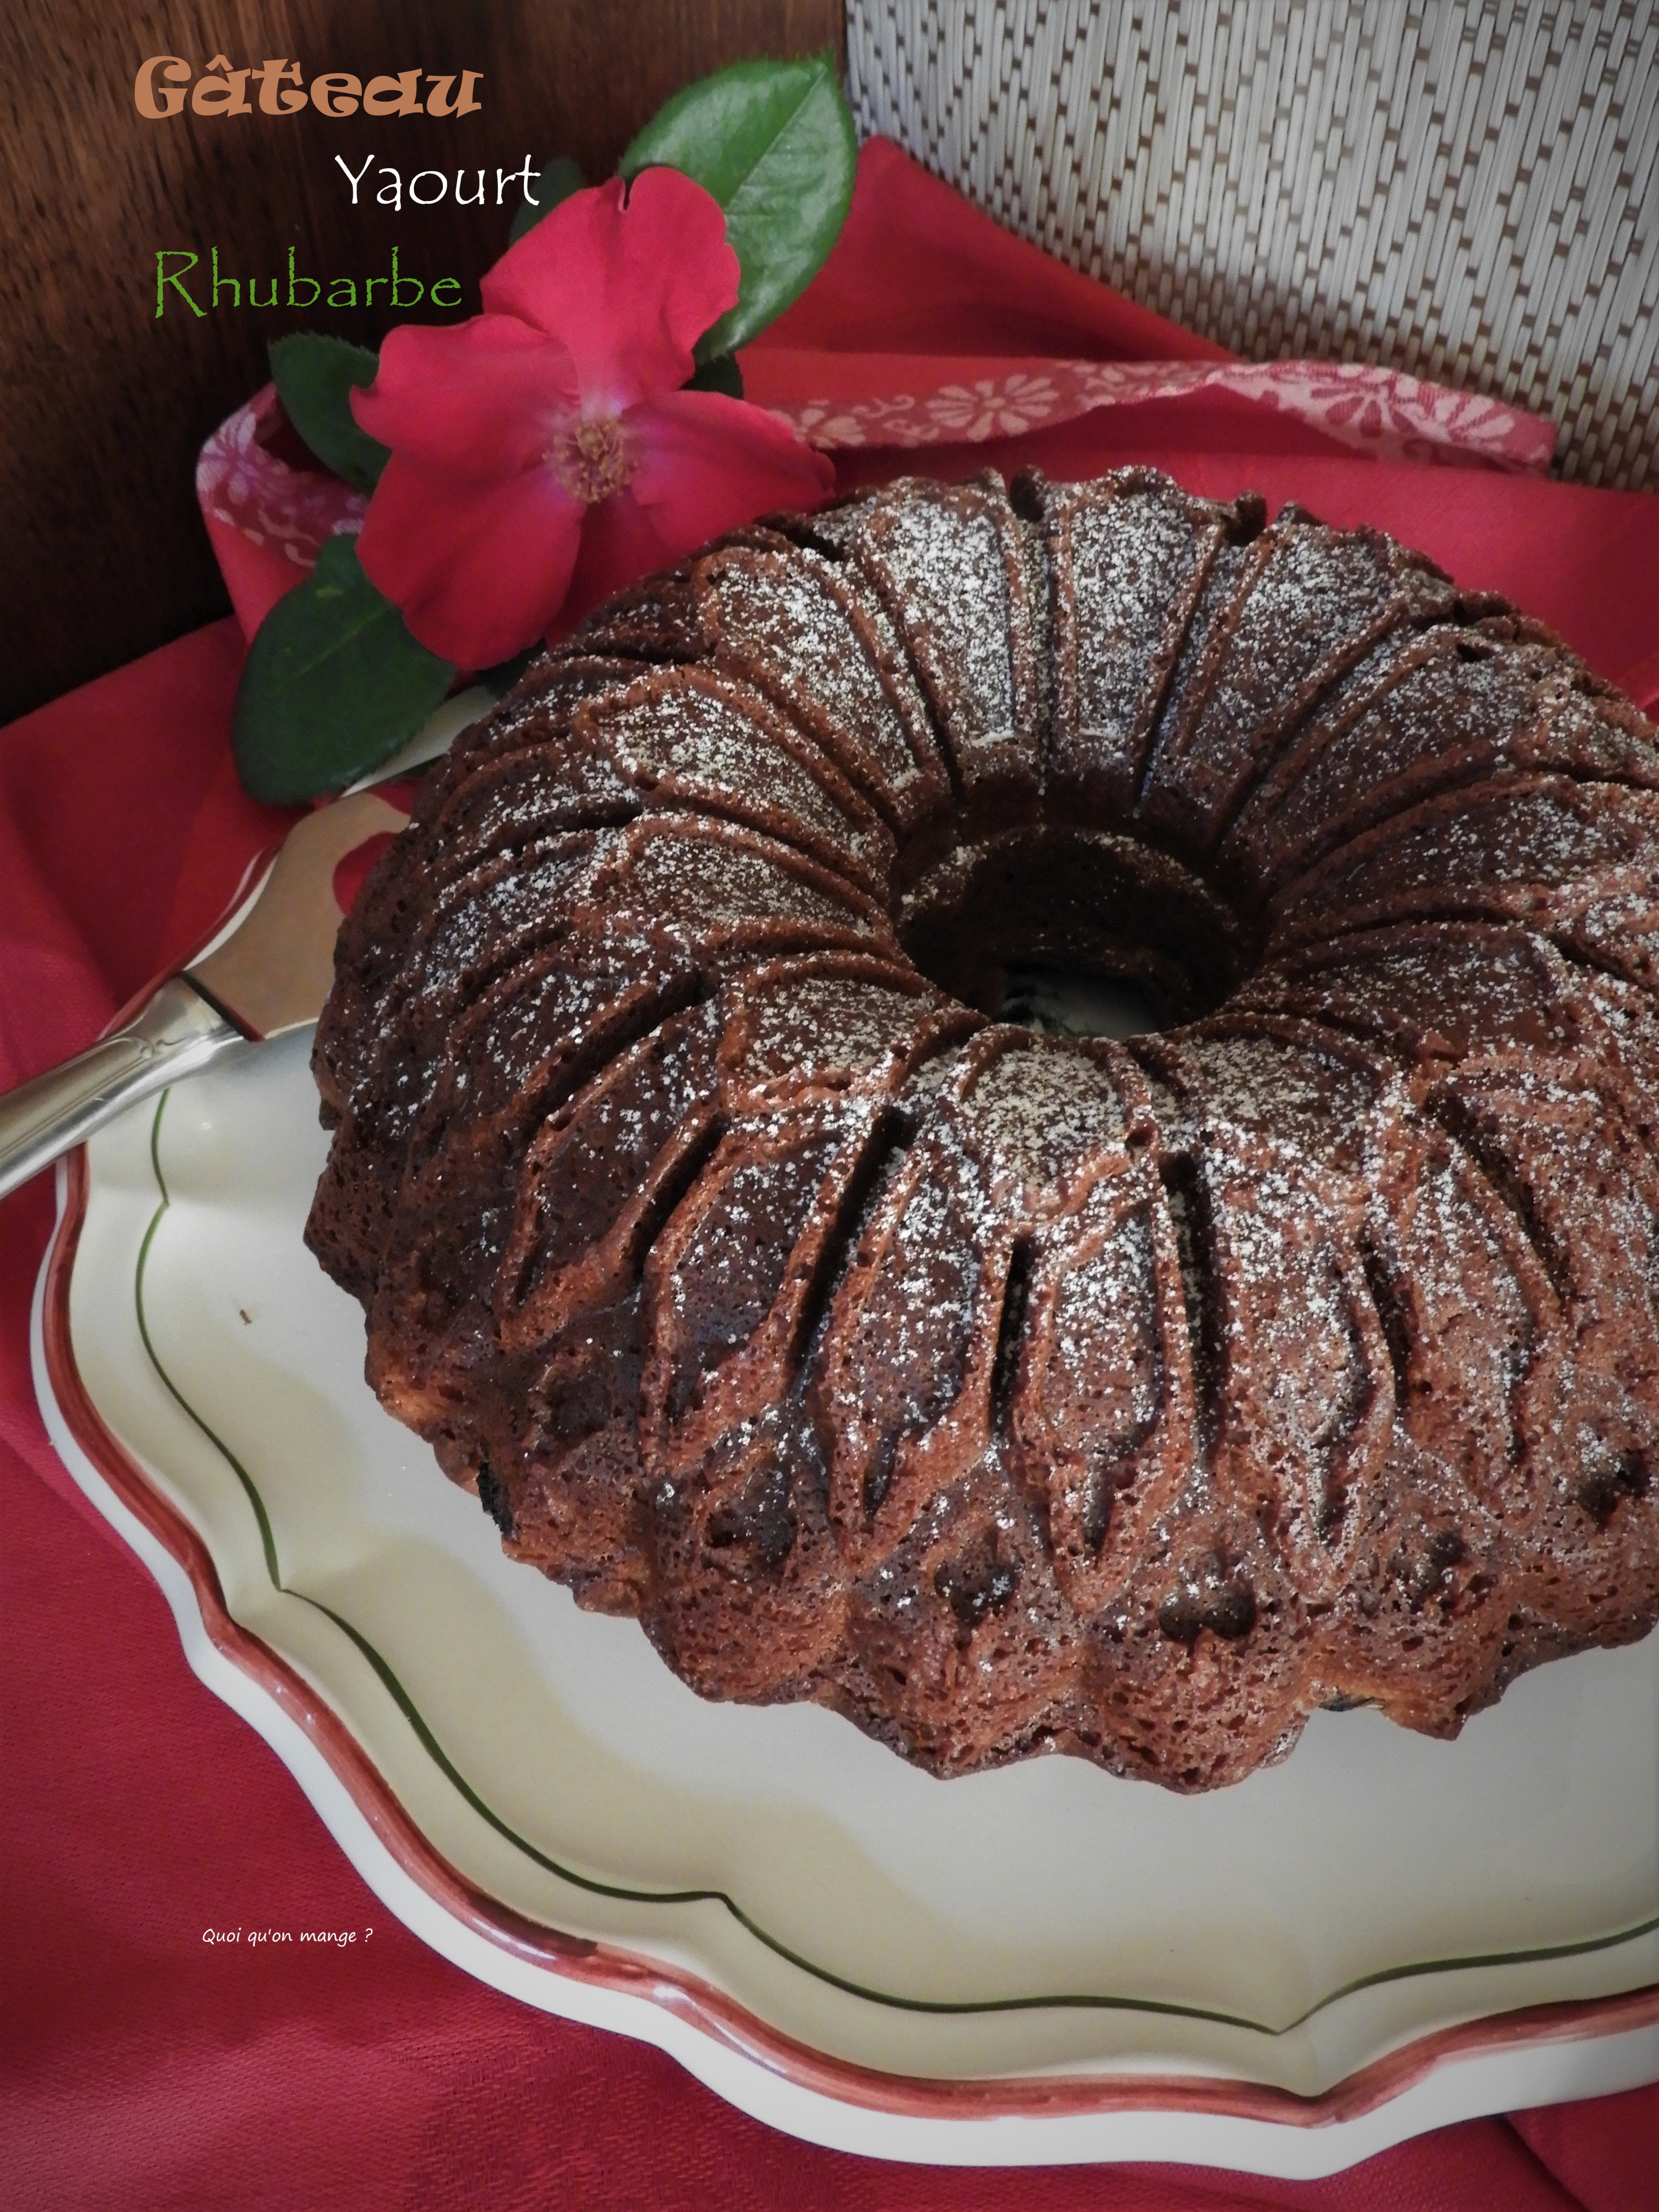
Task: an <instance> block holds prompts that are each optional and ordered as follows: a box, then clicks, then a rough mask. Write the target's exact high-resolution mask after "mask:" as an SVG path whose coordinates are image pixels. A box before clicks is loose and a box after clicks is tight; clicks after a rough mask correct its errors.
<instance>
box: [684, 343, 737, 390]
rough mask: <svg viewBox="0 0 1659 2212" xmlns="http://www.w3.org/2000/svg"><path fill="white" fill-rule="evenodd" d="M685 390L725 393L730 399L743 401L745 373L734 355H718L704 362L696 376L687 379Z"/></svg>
mask: <svg viewBox="0 0 1659 2212" xmlns="http://www.w3.org/2000/svg"><path fill="white" fill-rule="evenodd" d="M685 389H686V390H687V391H688V392H724V393H725V394H726V398H728V399H741V398H742V397H743V371H742V370H741V369H740V368H738V364H737V359H736V356H734V355H732V354H729V353H717V354H715V355H714V357H713V358H712V360H709V361H706V362H703V363H702V366H701V367H700V368H698V369H697V371H696V374H694V375H691V376H688V377H687V378H686V380H685Z"/></svg>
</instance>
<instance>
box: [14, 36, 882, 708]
mask: <svg viewBox="0 0 1659 2212" xmlns="http://www.w3.org/2000/svg"><path fill="white" fill-rule="evenodd" d="M842 41H843V23H842V0H487V4H486V0H461V4H454V0H449V3H448V4H443V0H264V4H252V0H220V4H217V5H216V6H212V7H206V6H203V5H201V4H199V0H180V4H178V5H173V6H168V7H162V6H161V5H157V4H153V0H137V4H131V5H127V6H123V7H119V8H112V7H110V6H109V5H108V4H107V0H103V4H100V0H53V4H52V5H51V7H50V9H49V8H48V6H47V5H46V0H23V4H22V5H14V6H12V7H10V8H8V9H0V240H3V245H4V252H3V256H0V409H3V423H4V435H3V437H0V514H3V518H4V523H3V535H0V607H3V617H4V618H3V623H0V720H9V718H10V717H11V716H13V715H15V714H21V713H22V712H24V711H26V710H27V708H29V707H31V706H33V705H36V704H38V703H39V702H40V701H42V700H45V699H49V698H52V697H53V696H56V695H57V694H58V692H59V691H62V690H66V689H68V688H69V687H70V685H72V684H79V683H82V682H84V681H86V679H87V678H89V677H92V676H94V675H96V674H98V673H100V671H103V670H105V669H107V668H112V667H116V666H118V665H120V664H121V663H122V662H123V661H126V660H130V659H132V658H133V657H134V655H136V654H137V653H143V652H145V651H147V650H148V649H149V648H150V647H153V646H155V645H159V644H161V643H163V642H164V641H166V640H167V639H168V638H170V637H174V636H177V635H179V633H180V632H182V631H184V630H186V629H191V628H192V627H193V626H194V625H195V624H197V623H202V622H206V621H208V620H210V619H211V618H212V617H214V616H215V615H217V614H222V613H223V612H224V611H226V608H227V606H228V601H227V600H226V598H225V595H224V592H223V590H222V586H221V585H220V582H219V578H218V572H217V570H216V568H215V566H214V562H213V558H212V555H211V553H210V550H209V548H208V544H207V539H206V536H205V534H204V531H203V529H202V526H201V522H200V520H199V518H198V515H197V509H196V504H195V498H194V494H193V490H192V477H193V473H194V464H195V458H196V453H197V447H198V446H199V445H200V443H201V441H202V439H203V438H204V436H205V435H206V434H207V432H208V431H209V430H210V429H211V428H212V427H213V426H214V424H215V423H216V422H218V421H220V420H221V419H222V417H223V416H225V415H227V414H228V413H229V411H230V410H231V409H232V408H234V406H235V405H236V404H238V403H239V402H240V400H242V399H244V398H246V397H247V395H248V393H249V392H252V390H254V389H255V388H256V387H257V386H258V385H259V384H261V383H263V382H264V379H265V375H266V367H265V347H266V343H267V342H268V341H269V339H270V338H271V337H275V336H276V335H277V334H278V333H279V332H280V331H283V330H286V329H290V328H296V327H300V328H303V327H313V328H321V329H327V330H331V331H338V332H339V333H340V334H341V335H343V336H345V337H355V338H357V339H359V340H360V341H362V342H363V343H374V341H375V340H376V339H378V337H380V334H381V333H382V331H384V330H385V329H386V327H387V325H389V324H390V323H392V322H394V321H398V320H404V319H408V315H407V313H405V314H403V315H399V314H397V313H393V312H392V310H391V309H390V308H389V307H382V306H381V305H380V302H378V301H377V303H376V307H375V308H374V311H373V312H372V313H368V312H365V311H363V310H362V309H359V310H358V311H357V312H356V313H355V314H353V313H348V312H343V311H330V310H327V309H323V310H313V311H312V312H311V313H309V314H307V313H306V312H304V311H302V310H295V311H292V312H290V311H289V310H287V309H285V308H277V309H274V310H273V309H264V308H260V309H255V310H252V311H250V310H249V309H248V308H247V307H246V304H245V305H244V306H243V307H242V308H241V309H240V311H233V310H231V309H230V308H229V307H228V306H227V307H224V308H222V309H221V310H219V311H218V312H217V313H210V314H209V315H207V316H206V317H205V318H204V319H202V320H201V321H197V319H195V318H194V317H192V316H191V315H190V314H188V313H185V311H184V309H183V307H182V303H180V304H179V312H177V313H173V312H171V311H170V312H168V313H167V314H165V315H164V316H163V317H162V318H161V320H160V321H157V320H156V319H155V253H156V251H157V249H158V248H164V247H174V246H177V247H182V248H186V249H188V250H190V251H192V252H198V253H200V254H201V256H202V264H201V266H202V267H205V266H206V264H207V261H208V250H209V248H210V247H211V246H214V245H216V246H218V248H219V256H220V268H221V270H222V273H226V274H235V275H237V276H240V277H241V278H243V279H244V280H246V278H247V277H248V276H255V277H257V278H258V279H259V281H260V283H261V285H262V288H263V286H264V283H266V282H267V281H268V279H269V278H270V276H272V275H274V274H276V273H278V272H279V271H283V270H285V269H286V265H287V253H288V248H289V246H290V245H291V246H294V247H295V254H296V263H297V266H298V268H299V269H300V270H301V272H302V273H303V272H307V271H308V272H309V273H311V274H312V275H313V276H332V275H342V276H356V278H357V279H358V280H359V282H360V283H361V280H362V278H363V277H364V276H368V275H371V274H374V273H378V272H380V271H382V270H386V269H388V268H389V266H390V260H391V251H392V246H393V244H394V243H395V244H396V246H397V247H398V256H399V261H400V264H401V267H402V268H403V270H404V271H406V272H409V273H412V274H414V275H416V276H421V277H422V279H423V280H424V281H426V282H428V283H431V282H433V281H435V279H437V278H438V277H441V276H457V277H459V279H460V282H461V296H462V301H463V307H462V309H461V310H459V312H460V313H474V312H476V309H477V280H478V278H479V276H480V275H481V274H482V273H483V270H485V269H486V268H488V267H489V264H490V263H491V262H492V261H494V260H495V258H497V256H498V255H499V254H500V252H501V250H502V248H503V246H505V243H506V235H507V223H508V221H509V219H510V218H509V216H508V214H507V210H505V209H503V210H500V211H498V210H496V209H495V207H494V205H493V204H492V205H489V206H486V207H484V208H482V209H477V208H473V209H465V208H462V209H458V208H457V207H456V206H455V205H454V204H453V186H452V197H449V198H447V199H446V201H445V202H444V203H443V204H440V205H438V206H436V207H433V208H430V209H427V210H421V209H412V208H410V207H408V206H407V205H405V207H404V210H403V212H402V213H400V214H394V213H392V211H391V210H387V209H382V208H380V207H378V206H375V205H373V204H369V186H370V185H372V184H373V182H374V171H373V170H372V171H371V172H370V175H369V178H368V179H366V180H365V184H364V186H363V188H362V191H360V195H359V197H360V200H361V201H362V203H363V204H360V205H359V206H358V207H357V208H356V209H355V210H354V209H353V207H352V205H351V194H350V190H349V185H347V182H346V180H345V179H344V177H343V175H342V173H341V172H340V170H339V169H338V168H337V167H336V166H335V162H334V158H333V157H334V155H336V154H339V155H342V156H343V158H344V159H345V160H346V161H348V162H349V163H350V165H351V167H353V168H354V169H356V168H357V167H359V165H360V164H361V163H362V161H363V159H364V157H365V155H371V154H372V155H374V160H375V164H376V167H377V168H378V167H379V166H380V164H381V163H382V162H387V163H392V164H394V165H396V166H397V167H398V168H400V169H401V170H402V172H403V173H404V179H405V182H406V181H407V179H408V178H409V176H410V174H411V173H413V172H414V171H416V170H417V169H421V168H440V169H443V170H447V172H449V173H450V174H451V176H452V178H453V173H454V172H455V170H456V169H457V168H467V169H472V170H476V169H477V168H479V167H483V168H485V169H486V170H487V171H488V172H489V182H490V192H489V197H490V199H491V201H492V202H493V199H494V185H495V170H496V169H497V168H515V167H518V166H519V164H520V162H521V161H523V159H524V157H525V156H526V155H530V156H531V157H532V162H533V164H534V165H535V166H537V167H539V166H540V164H541V162H542V161H543V160H544V158H545V157H546V156H547V155H550V154H554V153H569V154H572V155H574V156H575V158H576V159H577V160H578V161H580V163H581V165H582V167H583V169H584V171H585V173H586V174H587V175H588V176H589V177H590V178H594V179H597V178H599V177H602V176H605V175H606V174H608V173H610V171H611V168H612V167H613V166H614V164H615V161H616V159H617V155H618V154H619V153H620V152H621V150H622V149H623V146H625V145H626V144H627V143H628V141H629V138H630V137H632V135H633V133H634V132H635V130H636V129H637V128H638V127H639V125H641V123H642V122H643V121H644V120H645V118H647V116H648V115H650V114H651V113H652V112H653V110H654V109H655V108H656V107H658V106H659V105H660V104H661V102H662V101H663V100H665V98H666V97H667V96H668V94H670V93H671V92H673V91H674V90H676V89H677V88H678V87H679V86H680V85H682V84H684V83H687V82H690V80H692V79H693V78H695V77H697V76H702V75H704V74H705V73H706V72H707V71H708V70H713V69H717V68H720V66H721V65H722V64H725V63H726V62H729V61H732V60H736V59H738V58H740V57H742V56H744V55H750V54H774V55H787V54H797V53H811V52H821V51H823V49H824V48H826V47H829V48H833V49H834V50H835V51H836V53H837V56H838V57H839V55H840V53H841V52H842ZM217 52H222V53H225V54H227V55H228V57H229V59H230V62H231V64H232V66H233V67H235V68H240V67H243V66H246V65H252V66H257V65H258V64H259V63H260V62H261V61H263V60H264V59H265V58H268V57H270V56H272V55H281V56H283V57H285V58H290V59H295V58H297V59H298V60H299V62H300V64H301V67H302V69H303V70H304V72H305V75H306V77H307V81H309V79H311V78H312V77H313V76H318V75H319V74H321V73H322V72H323V71H324V70H350V71H351V72H352V73H353V74H354V75H356V76H360V77H362V78H363V79H365V80H367V79H368V77H370V76H375V75H379V74H380V73H382V72H396V71H398V70H404V69H410V68H413V67H415V66H416V65H417V64H418V65H419V67H420V68H421V69H422V70H424V71H438V72H450V73H456V72H459V70H463V69H475V70H482V71H483V86H482V89H481V94H480V97H481V99H482V102H483V105H482V110H481V112H479V113H477V114H474V115H470V116H465V117H457V118H450V119H448V120H438V119H436V118H430V117H427V116H419V117H408V118H364V117H363V116H362V113H361V112H360V113H359V114H358V115H356V116H355V117H353V118H349V119H348V120H341V121H335V120H331V119H330V118H326V117H325V116H322V115H320V114H319V113H317V112H315V111H314V110H311V109H307V111H306V112H304V113H302V114H299V115H295V116H293V117H286V116H280V117H279V116H265V115H263V114H260V113H258V112H255V113H253V114H252V115H246V116H235V117H216V118H207V117H200V116H197V115H194V114H192V113H191V112H190V111H189V109H188V107H187V108H186V110H185V112H184V113H183V114H182V115H180V116H179V117H178V118H174V119H173V120H170V121H167V122H162V123H149V122H146V121H144V120H143V118H141V117H140V116H139V115H138V113H137V111H136V109H135V107H134V106H133V100H132V81H133V76H134V74H135V71H136V70H137V66H138V64H139V63H140V61H142V60H143V58H144V57H145V56H147V55H150V54H157V53H172V54H179V55H182V56H184V57H185V58H186V59H188V60H189V61H190V62H191V63H192V64H193V65H194V66H195V68H196V69H197V71H198V72H199V71H201V70H203V69H204V67H205V65H206V64H207V63H208V62H209V60H210V58H211V57H212V56H213V55H214V54H215V53H217ZM257 96H258V88H257V87H254V88H251V89H250V94H249V97H250V98H251V99H252V100H256V101H257ZM199 273H200V271H199V270H192V271H191V275H190V281H191V283H192V286H193V285H194V283H195V281H196V278H197V276H198V275H199ZM170 296H171V295H170ZM200 296H201V295H200V294H199V292H198V293H197V297H198V298H199V297H200ZM244 298H245V299H246V293H245V295H244ZM416 313H417V314H418V315H419V316H420V319H427V311H424V310H421V311H416Z"/></svg>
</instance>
